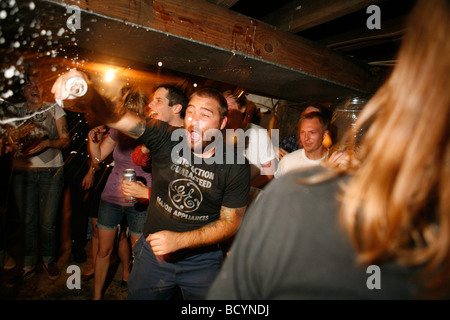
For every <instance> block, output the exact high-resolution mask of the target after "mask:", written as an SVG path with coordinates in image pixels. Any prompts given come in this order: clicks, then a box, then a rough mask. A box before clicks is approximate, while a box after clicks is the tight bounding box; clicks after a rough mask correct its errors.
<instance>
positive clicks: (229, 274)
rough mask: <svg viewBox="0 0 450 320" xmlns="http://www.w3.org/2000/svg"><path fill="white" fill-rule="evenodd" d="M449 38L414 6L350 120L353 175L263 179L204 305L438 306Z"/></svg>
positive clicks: (440, 9)
mask: <svg viewBox="0 0 450 320" xmlns="http://www.w3.org/2000/svg"><path fill="white" fill-rule="evenodd" d="M449 34H450V2H449V1H448V0H436V1H424V0H422V1H418V2H417V4H416V6H415V8H414V9H413V11H412V13H411V15H410V16H409V19H408V20H407V28H406V32H405V35H404V38H403V42H402V45H401V47H400V49H399V53H398V62H397V65H396V66H395V67H394V69H393V71H392V73H391V75H390V76H389V77H388V79H387V80H386V82H385V83H384V84H383V85H382V86H381V88H380V89H379V90H378V91H377V92H376V94H375V95H374V96H373V98H372V99H371V100H370V101H369V102H368V103H367V105H366V106H365V107H364V109H363V110H362V112H361V114H360V116H359V118H358V120H357V121H356V131H355V132H359V130H364V131H365V133H364V135H363V137H362V141H361V144H360V148H359V151H358V152H359V157H360V159H361V162H360V164H359V167H358V168H357V169H356V170H354V171H348V170H347V171H341V170H336V169H331V168H321V167H317V168H314V169H311V170H310V171H309V172H292V173H289V174H286V175H284V176H282V177H281V178H279V179H276V180H274V181H273V182H271V183H270V184H269V185H268V186H267V192H268V193H269V194H270V195H271V197H270V198H264V199H263V198H260V199H259V200H258V201H257V202H256V203H255V204H254V205H253V206H252V207H251V208H250V209H249V211H248V212H247V213H246V219H245V220H244V222H243V224H242V226H241V229H240V231H239V233H238V234H237V237H236V239H235V242H234V244H233V246H232V248H231V252H230V255H229V256H228V258H227V260H226V261H225V263H224V266H223V268H222V270H221V272H220V273H219V276H218V277H217V279H216V281H215V282H214V284H213V285H212V287H211V289H210V291H209V294H208V298H209V299H431V298H441V299H442V298H444V299H445V298H447V299H448V298H449V297H450V273H449V270H450V228H449V225H450V184H449V183H448V180H449V178H450V165H449V164H450V135H449V123H450V91H449V90H448V89H449V88H450V77H449V74H450V57H449V56H448V55H443V52H450V37H449V36H448V35H449ZM349 165H351V162H349Z"/></svg>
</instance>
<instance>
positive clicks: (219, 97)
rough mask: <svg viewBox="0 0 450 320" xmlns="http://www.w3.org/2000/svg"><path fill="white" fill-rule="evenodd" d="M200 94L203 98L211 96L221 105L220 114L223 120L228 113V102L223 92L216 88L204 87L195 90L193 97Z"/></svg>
mask: <svg viewBox="0 0 450 320" xmlns="http://www.w3.org/2000/svg"><path fill="white" fill-rule="evenodd" d="M195 96H199V97H203V98H211V99H214V100H216V101H217V104H218V105H219V114H220V120H222V119H223V118H224V117H226V116H227V114H228V103H227V100H226V99H225V97H224V96H223V94H222V92H220V91H219V90H217V89H215V88H209V87H207V88H202V89H200V90H197V91H195V92H194V93H193V94H192V95H191V98H192V97H195Z"/></svg>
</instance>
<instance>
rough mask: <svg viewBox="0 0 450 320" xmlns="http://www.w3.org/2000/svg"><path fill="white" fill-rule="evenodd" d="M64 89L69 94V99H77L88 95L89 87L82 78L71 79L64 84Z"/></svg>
mask: <svg viewBox="0 0 450 320" xmlns="http://www.w3.org/2000/svg"><path fill="white" fill-rule="evenodd" d="M64 89H65V90H66V92H67V93H68V94H69V96H68V97H67V99H76V98H78V97H82V96H84V95H85V94H86V92H87V89H88V85H87V83H86V81H85V80H84V79H83V78H82V77H78V76H76V77H71V78H69V79H67V80H66V81H65V82H64Z"/></svg>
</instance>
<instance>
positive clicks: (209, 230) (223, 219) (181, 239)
mask: <svg viewBox="0 0 450 320" xmlns="http://www.w3.org/2000/svg"><path fill="white" fill-rule="evenodd" d="M246 208H247V207H241V208H227V207H224V206H222V208H221V210H220V218H219V220H216V221H213V222H211V223H208V224H207V225H205V226H203V227H202V228H200V229H197V230H192V231H187V232H173V231H167V230H163V231H159V232H156V233H152V234H150V235H148V237H147V239H146V240H147V242H148V243H149V244H150V246H151V247H152V250H153V252H154V254H155V255H158V256H163V255H166V254H169V253H172V252H175V251H178V250H180V249H184V248H196V247H200V246H207V245H210V244H214V243H219V242H222V241H224V240H226V239H228V238H230V237H232V236H234V235H235V234H236V232H237V231H238V229H239V226H240V224H241V221H242V218H243V217H244V213H245V210H246Z"/></svg>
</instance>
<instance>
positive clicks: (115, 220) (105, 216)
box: [97, 200, 147, 237]
mask: <svg viewBox="0 0 450 320" xmlns="http://www.w3.org/2000/svg"><path fill="white" fill-rule="evenodd" d="M124 216H125V217H126V219H127V223H128V228H129V230H130V233H131V234H133V235H135V236H138V237H139V236H141V235H142V230H143V228H144V224H145V221H146V220H147V208H145V209H144V210H143V211H139V210H137V209H136V208H135V207H134V206H121V205H118V204H114V203H110V202H107V201H104V200H100V205H99V207H98V220H97V227H98V228H99V229H103V230H114V229H116V228H117V225H119V224H120V222H121V221H122V219H123V217H124Z"/></svg>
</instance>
